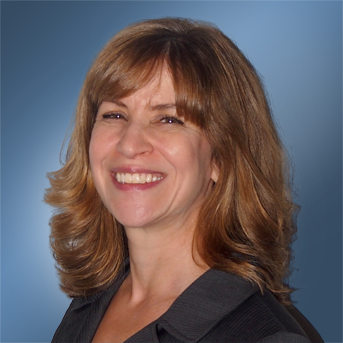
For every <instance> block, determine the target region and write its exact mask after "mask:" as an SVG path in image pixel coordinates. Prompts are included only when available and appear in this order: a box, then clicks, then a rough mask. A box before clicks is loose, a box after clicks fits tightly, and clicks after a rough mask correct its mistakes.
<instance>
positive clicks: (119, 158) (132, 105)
mask: <svg viewBox="0 0 343 343" xmlns="http://www.w3.org/2000/svg"><path fill="white" fill-rule="evenodd" d="M89 156H90V165H91V170H92V175H93V179H94V183H95V186H96V189H97V191H98V193H99V195H100V197H101V199H102V201H103V203H104V205H105V206H106V207H107V209H108V210H109V211H110V212H111V213H112V214H113V215H114V217H115V218H116V219H117V220H118V221H119V222H120V223H122V224H123V225H124V226H125V227H145V228H148V227H153V226H156V227H158V225H168V226H169V225H182V224H185V223H188V221H189V220H194V218H196V216H197V215H198V209H199V205H200V204H201V203H202V200H203V199H204V197H205V195H206V194H207V193H208V192H209V191H210V189H211V187H212V184H213V182H212V180H211V179H213V180H215V179H216V172H215V171H214V168H213V165H212V161H211V147H210V144H209V142H208V140H207V138H206V137H205V135H204V133H203V132H202V131H201V130H200V129H199V128H198V127H196V126H195V125H193V124H191V123H189V122H184V121H183V119H182V118H179V117H178V116H177V113H176V108H175V92H174V87H173V83H172V79H171V77H170V75H169V73H168V71H167V70H166V69H164V70H163V71H162V72H161V74H158V75H157V76H156V77H155V78H153V80H152V81H151V82H150V83H149V84H148V85H146V86H145V87H143V88H141V89H140V90H138V91H137V92H135V93H134V94H132V95H130V96H128V97H125V98H122V99H118V100H117V101H114V102H107V101H104V102H103V103H102V104H101V105H100V107H99V110H98V113H97V117H96V122H95V124H94V128H93V131H92V137H91V142H90V148H89Z"/></svg>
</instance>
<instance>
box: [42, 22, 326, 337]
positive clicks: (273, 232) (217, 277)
mask: <svg viewBox="0 0 343 343" xmlns="http://www.w3.org/2000/svg"><path fill="white" fill-rule="evenodd" d="M50 182H51V188H50V189H49V190H48V191H47V194H46V197H45V201H46V202H47V203H49V204H50V205H52V206H55V207H56V208H57V209H58V211H57V213H56V214H55V215H54V216H53V217H52V220H51V228H52V234H51V245H52V249H53V253H54V257H55V259H56V261H57V264H58V266H59V269H58V271H59V276H60V280H61V287H62V290H63V291H65V292H66V293H67V294H68V295H69V296H72V297H75V298H74V300H73V302H72V303H71V305H70V308H69V309H68V311H67V313H66V315H65V317H64V319H63V320H62V323H61V325H60V326H59V328H58V330H57V331H56V333H55V336H54V339H53V342H94V343H97V342H124V341H125V342H153V341H154V342H230V341H234V342H259V341H261V342H262V341H263V342H308V341H309V340H308V337H307V336H306V334H305V333H304V331H303V329H302V328H301V326H300V325H299V324H298V323H297V322H296V320H295V319H294V318H293V317H292V316H291V315H290V314H289V312H288V311H287V310H286V307H285V306H288V307H289V306H290V305H291V300H290V292H291V288H290V287H289V286H288V285H287V282H286V280H287V277H288V275H289V264H290V260H291V247H290V244H291V243H292V239H293V236H294V233H295V231H296V226H295V223H294V220H293V218H294V213H295V210H296V206H295V205H294V204H293V203H292V199H291V193H290V189H289V188H288V183H287V169H286V164H285V156H284V152H283V147H282V144H281V142H280V139H279V137H278V134H277V131H276V129H275V126H274V124H273V120H272V116H271V113H270V109H269V106H268V102H267V100H266V96H265V94H264V91H263V88H262V85H261V82H260V80H259V78H258V76H257V73H256V71H255V70H254V68H253V66H252V65H251V64H250V62H249V61H248V60H247V59H246V58H245V57H244V56H243V54H242V53H241V52H240V50H239V49H238V48H237V47H236V46H235V45H234V44H233V43H232V42H231V41H230V40H229V39H228V38H227V37H226V36H225V35H224V34H223V33H222V32H221V31H219V30H218V29H217V28H215V27H214V26H212V25H209V24H205V23H201V22H194V21H191V20H186V19H175V18H174V19H171V18H165V19H158V20H150V21H145V22H142V23H138V24H135V25H133V26H130V27H128V28H126V29H124V30H123V31H121V32H119V33H118V34H117V35H116V36H115V37H114V38H113V39H112V40H111V41H110V42H109V43H108V45H107V46H106V47H105V48H104V49H103V50H102V51H101V52H100V54H99V56H98V57H97V59H96V60H95V62H94V64H93V66H92V67H91V69H90V71H89V72H88V74H87V77H86V80H85V82H84V86H83V89H82V91H81V94H80V98H79V103H78V108H77V114H76V121H75V127H74V130H73V133H72V136H71V139H70V143H69V148H68V152H67V156H66V163H65V165H64V166H63V168H62V169H60V170H59V171H57V172H55V173H51V174H50ZM292 311H293V313H295V315H297V316H298V317H299V316H300V317H301V315H300V314H299V312H297V311H296V310H295V309H294V308H293V307H292ZM300 317H299V318H300ZM301 318H302V319H303V321H305V319H304V318H303V317H301ZM307 324H308V325H309V326H310V324H309V323H308V322H307ZM314 340H318V341H320V337H315V338H314Z"/></svg>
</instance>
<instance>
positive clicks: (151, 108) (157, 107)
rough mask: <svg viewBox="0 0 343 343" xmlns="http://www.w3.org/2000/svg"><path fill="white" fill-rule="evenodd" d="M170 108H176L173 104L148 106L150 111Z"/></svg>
mask: <svg viewBox="0 0 343 343" xmlns="http://www.w3.org/2000/svg"><path fill="white" fill-rule="evenodd" d="M170 109H176V105H175V104H158V105H155V106H150V110H151V111H159V110H170Z"/></svg>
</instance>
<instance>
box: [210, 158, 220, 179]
mask: <svg viewBox="0 0 343 343" xmlns="http://www.w3.org/2000/svg"><path fill="white" fill-rule="evenodd" d="M218 177H219V170H218V167H217V165H216V164H215V163H212V173H211V179H212V180H213V181H214V182H215V183H217V181H218Z"/></svg>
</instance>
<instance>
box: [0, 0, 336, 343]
mask: <svg viewBox="0 0 343 343" xmlns="http://www.w3.org/2000/svg"><path fill="white" fill-rule="evenodd" d="M165 16H171V17H186V18H192V19H201V20H205V21H209V22H212V23H214V24H216V25H217V26H218V27H219V28H220V29H221V30H222V31H223V32H224V33H225V34H226V35H228V36H229V37H230V38H231V39H232V40H233V41H234V42H236V43H237V45H238V46H239V47H240V49H241V50H242V51H243V52H244V53H245V54H246V55H247V57H248V58H249V59H250V60H251V62H252V63H253V65H254V66H255V68H256V69H257V70H258V71H259V73H260V74H261V75H262V77H263V81H264V83H265V86H266V89H267V91H268V93H269V98H270V102H271V106H272V109H273V113H274V116H275V120H276V122H277V125H278V127H279V131H280V135H281V137H282V139H283V141H284V144H285V146H286V148H287V149H288V151H289V154H290V156H291V157H292V160H293V162H294V165H295V174H294V184H295V190H296V192H297V194H298V197H297V199H296V201H297V202H298V203H299V204H300V205H301V211H300V214H299V217H298V228H299V231H298V239H297V241H296V242H295V244H294V250H295V261H294V268H295V271H294V273H293V276H292V278H291V285H292V286H293V287H295V288H298V290H297V291H296V292H295V293H293V299H294V300H296V301H297V306H298V307H299V309H300V310H301V311H302V312H303V313H304V314H305V316H306V317H307V318H308V319H309V320H310V321H311V322H312V323H313V325H314V326H315V327H316V328H317V329H318V331H319V333H320V334H321V335H322V337H323V338H324V340H325V341H326V342H342V219H341V218H342V217H341V209H342V195H341V192H342V180H341V177H342V145H341V140H342V3H341V2H340V1H337V2H336V1H313V2H312V1H304V2H297V1H290V2H278V1H277V2H273V1H266V2H264V1H261V2H259V1H252V2H249V1H242V2H238V1H219V2H216V1H200V2H197V1H187V2H186V1H170V2H168V1H151V2H146V1H138V2H134V1H126V2H124V1H123V2H120V1H104V2H101V1H97V2H95V1H94V2H92V1H60V2H50V1H37V2H35V1H32V2H31V1H23V2H19V1H1V341H2V342H48V341H50V340H51V338H52V336H53V333H54V331H55V330H56V328H57V326H58V324H59V323H60V321H61V319H62V317H63V315H64V312H65V311H66V309H67V307H68V304H69V303H70V299H68V298H67V297H66V296H65V295H64V294H63V293H62V292H61V291H60V290H59V286H58V279H57V276H56V271H55V269H54V261H53V258H52V255H51V251H50V248H49V241H48V237H49V231H50V228H49V224H48V223H49V218H50V216H51V209H50V208H49V207H48V206H47V205H45V204H44V203H43V201H42V199H43V194H44V189H45V188H47V187H48V186H49V183H48V180H47V178H46V173H47V172H49V171H54V170H57V169H59V168H60V164H59V153H60V149H61V146H62V142H63V139H64V136H65V133H66V131H67V128H68V126H69V125H72V122H71V118H72V116H73V114H74V112H75V108H76V103H77V98H78V93H79V91H80V88H81V85H82V83H83V79H84V77H85V74H86V72H87V70H88V68H89V67H90V65H91V63H92V61H93V59H94V58H95V56H96V54H97V52H99V51H100V49H101V48H102V47H103V45H104V44H105V43H106V41H107V40H109V39H110V38H111V37H112V36H113V35H114V34H115V33H116V32H118V31H119V30H120V29H122V28H124V27H125V26H126V25H128V24H130V23H132V22H136V21H139V20H143V19H149V18H160V17H165ZM70 123H71V124H70Z"/></svg>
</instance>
